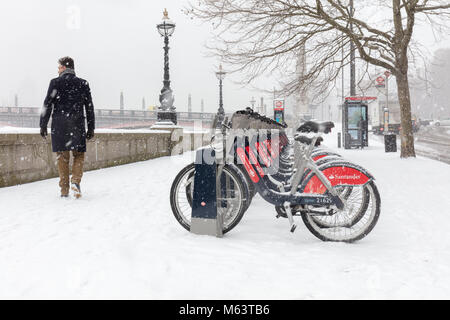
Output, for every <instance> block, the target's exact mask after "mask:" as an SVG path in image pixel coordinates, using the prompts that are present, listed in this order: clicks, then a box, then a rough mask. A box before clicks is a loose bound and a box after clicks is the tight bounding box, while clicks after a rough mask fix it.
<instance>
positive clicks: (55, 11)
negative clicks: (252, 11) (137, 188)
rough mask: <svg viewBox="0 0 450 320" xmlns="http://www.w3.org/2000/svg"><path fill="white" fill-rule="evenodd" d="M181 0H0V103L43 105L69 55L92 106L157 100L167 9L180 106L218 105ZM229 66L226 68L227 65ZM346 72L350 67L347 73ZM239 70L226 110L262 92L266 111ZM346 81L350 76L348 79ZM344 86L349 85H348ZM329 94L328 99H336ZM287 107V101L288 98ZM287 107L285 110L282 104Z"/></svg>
mask: <svg viewBox="0 0 450 320" xmlns="http://www.w3.org/2000/svg"><path fill="white" fill-rule="evenodd" d="M186 5H187V1H185V0H170V1H160V0H158V1H150V0H128V1H126V0H94V1H92V0H91V1H88V0H77V1H74V0H41V1H32V0H15V1H5V0H2V1H1V3H0V43H1V48H2V50H0V74H1V77H0V105H3V106H13V105H14V96H15V94H17V95H18V97H19V106H39V107H40V106H41V105H42V102H43V100H44V97H45V94H46V91H47V88H48V84H49V81H50V79H52V78H54V77H56V76H57V60H58V59H59V58H60V57H62V56H66V55H68V56H71V57H72V58H74V60H75V70H76V73H77V75H78V76H79V77H81V78H84V79H87V80H88V81H89V83H90V86H91V90H92V93H93V99H94V105H95V107H96V108H119V97H120V92H121V91H123V92H124V97H125V108H126V109H141V107H142V98H145V101H146V105H147V106H150V105H159V93H160V90H161V88H162V79H163V49H162V48H163V38H162V37H161V36H160V35H159V33H158V32H157V30H156V24H158V23H160V21H161V19H162V16H163V10H164V8H167V10H168V11H169V17H170V18H171V20H172V21H173V22H175V23H176V29H175V33H174V35H173V36H172V38H171V39H170V48H171V50H170V53H169V54H170V77H171V81H172V82H171V87H172V89H173V91H174V94H175V106H176V108H177V111H187V105H188V95H189V94H191V95H192V105H193V111H200V101H201V99H204V102H205V111H206V112H216V111H217V107H218V99H219V98H218V81H217V79H216V77H215V74H214V72H215V71H216V70H217V68H218V66H219V64H220V61H218V60H217V59H215V58H212V57H206V54H207V51H206V49H205V47H204V44H205V43H206V42H207V41H209V40H210V39H211V32H212V26H211V25H210V24H207V23H204V24H202V23H200V22H199V21H194V20H191V19H190V18H189V17H187V16H186V15H185V14H184V13H183V11H182V10H183V9H184V8H185V6H186ZM415 39H416V40H417V41H419V42H421V43H422V44H423V45H424V47H425V48H426V54H427V55H429V56H430V61H431V59H432V58H433V54H434V52H435V51H436V50H437V49H439V48H445V47H447V48H450V41H449V39H448V38H447V39H445V38H443V37H442V36H435V35H434V34H433V32H432V31H431V29H429V28H427V27H424V26H422V27H421V26H418V28H417V29H415ZM225 68H226V67H225ZM345 77H346V78H347V74H345ZM238 80H239V75H235V74H233V75H228V76H227V77H226V78H225V81H224V107H225V111H226V112H230V111H234V110H237V109H241V108H244V107H247V106H250V100H251V98H252V97H253V96H254V97H255V100H256V101H257V102H256V105H259V103H260V97H262V96H263V97H264V98H265V99H266V101H265V103H266V104H267V106H268V109H269V110H270V107H271V105H272V101H271V98H272V96H271V95H270V94H268V93H267V92H262V91H259V92H258V91H255V90H254V89H253V90H252V89H251V88H243V87H242V86H240V85H238V84H236V83H235V82H237V81H238ZM346 82H348V81H347V79H346ZM276 84H277V82H276V79H273V81H271V79H270V78H266V79H264V82H260V83H258V87H262V88H264V89H270V88H273V87H274V86H275V85H276ZM345 91H347V90H345ZM339 92H340V88H339V86H337V88H336V96H330V97H329V99H328V101H327V103H328V104H338V103H339V100H338V99H339V98H338V96H339V95H340V93H339ZM287 109H289V102H288V103H287ZM287 111H288V112H289V110H287Z"/></svg>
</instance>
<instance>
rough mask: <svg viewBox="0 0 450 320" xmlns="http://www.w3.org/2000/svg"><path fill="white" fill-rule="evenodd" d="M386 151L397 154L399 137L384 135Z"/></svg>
mask: <svg viewBox="0 0 450 320" xmlns="http://www.w3.org/2000/svg"><path fill="white" fill-rule="evenodd" d="M384 151H385V152H397V136H396V135H395V134H392V133H387V134H385V135H384Z"/></svg>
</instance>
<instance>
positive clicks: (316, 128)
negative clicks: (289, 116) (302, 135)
mask: <svg viewBox="0 0 450 320" xmlns="http://www.w3.org/2000/svg"><path fill="white" fill-rule="evenodd" d="M331 128H334V123H333V122H331V121H327V122H314V121H306V122H305V123H304V124H302V125H301V126H300V127H298V129H297V131H298V132H306V133H308V132H314V133H318V132H323V133H330V132H331Z"/></svg>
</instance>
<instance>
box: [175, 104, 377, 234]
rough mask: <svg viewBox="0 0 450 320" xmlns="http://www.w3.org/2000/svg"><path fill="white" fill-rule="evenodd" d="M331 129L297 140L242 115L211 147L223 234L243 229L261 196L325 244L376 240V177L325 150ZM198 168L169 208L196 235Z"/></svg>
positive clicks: (303, 130) (268, 122)
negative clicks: (194, 214) (247, 214)
mask: <svg viewBox="0 0 450 320" xmlns="http://www.w3.org/2000/svg"><path fill="white" fill-rule="evenodd" d="M333 127H334V124H333V123H332V122H324V123H317V122H313V121H307V122H304V123H303V124H302V125H300V127H299V128H297V129H296V131H295V134H292V135H289V136H288V134H287V131H288V130H287V128H286V126H285V125H282V124H279V123H277V122H275V121H274V120H272V119H269V118H267V117H264V116H261V115H259V114H258V113H256V112H253V110H251V109H246V110H242V111H237V112H235V113H234V114H233V116H232V118H231V120H230V121H228V119H226V120H225V121H224V122H223V124H222V130H221V134H218V135H216V136H215V137H214V138H213V140H212V143H211V147H210V148H212V149H214V150H215V156H216V158H217V159H222V160H223V161H222V162H221V165H220V166H221V168H220V171H219V172H220V173H219V179H221V180H222V181H223V182H224V183H221V185H222V187H221V190H220V192H218V196H217V212H218V214H220V215H221V218H222V221H223V233H226V232H229V231H230V230H232V229H233V228H234V227H236V225H237V224H238V223H239V222H240V221H241V219H242V217H243V215H244V213H245V212H246V210H247V209H248V208H249V207H250V205H251V203H252V200H253V198H254V196H255V195H256V194H259V196H260V197H261V198H262V199H264V200H265V201H267V202H268V203H269V204H271V205H273V206H274V214H276V217H277V218H286V219H287V221H288V222H289V230H290V231H291V232H294V230H295V229H296V223H295V217H298V216H300V217H301V219H302V220H303V222H304V224H305V225H306V227H307V228H308V230H309V231H311V232H312V233H313V234H314V235H315V236H316V237H317V238H319V239H321V240H323V241H337V242H354V241H357V240H360V239H362V238H364V237H365V236H366V235H367V234H369V233H370V232H371V230H372V229H373V228H374V226H375V224H376V223H377V221H378V218H379V215H380V202H381V201H380V195H379V193H378V190H377V187H376V185H375V181H374V180H375V179H374V177H373V176H372V175H371V174H370V173H369V172H368V171H367V170H366V169H364V168H363V167H361V166H359V165H357V164H355V163H352V162H351V161H349V160H346V159H344V158H343V157H341V156H340V155H339V154H337V153H334V152H332V151H331V150H329V149H327V148H323V147H321V142H322V141H323V138H322V135H323V134H327V133H330V132H331V129H332V128H333ZM195 168H196V166H195V164H194V163H192V164H189V165H188V166H186V167H185V168H183V169H182V170H181V171H180V172H179V173H178V175H177V176H176V178H175V180H174V181H173V184H172V188H171V194H170V203H171V207H172V211H173V214H174V216H175V218H176V219H177V221H178V222H179V223H180V224H181V225H182V226H183V227H184V228H185V229H187V230H190V226H191V215H192V199H193V192H194V178H195V170H196V169H195Z"/></svg>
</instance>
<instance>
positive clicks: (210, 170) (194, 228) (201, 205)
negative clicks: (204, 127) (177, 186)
mask: <svg viewBox="0 0 450 320" xmlns="http://www.w3.org/2000/svg"><path fill="white" fill-rule="evenodd" d="M225 121H227V120H225ZM213 127H215V125H213ZM222 135H223V145H222V146H223V149H222V150H220V149H219V150H216V149H214V147H213V146H212V145H211V146H210V147H203V148H200V149H198V150H197V152H196V154H195V174H194V188H193V199H192V215H191V227H190V232H191V233H194V234H197V235H209V236H215V237H218V238H221V237H222V236H223V217H222V213H221V212H220V210H219V209H218V204H219V207H226V203H224V201H221V200H219V199H220V198H221V196H224V194H225V193H226V191H225V190H230V181H229V179H228V177H226V176H224V177H222V172H223V167H224V165H225V147H226V139H225V131H224V130H222ZM216 151H219V152H216ZM227 187H228V188H227Z"/></svg>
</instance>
